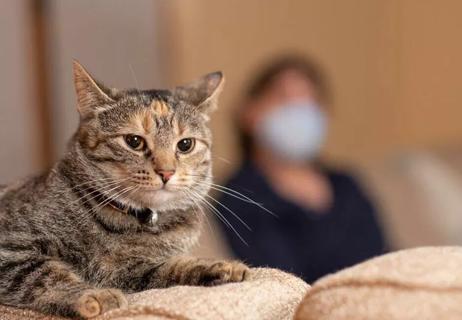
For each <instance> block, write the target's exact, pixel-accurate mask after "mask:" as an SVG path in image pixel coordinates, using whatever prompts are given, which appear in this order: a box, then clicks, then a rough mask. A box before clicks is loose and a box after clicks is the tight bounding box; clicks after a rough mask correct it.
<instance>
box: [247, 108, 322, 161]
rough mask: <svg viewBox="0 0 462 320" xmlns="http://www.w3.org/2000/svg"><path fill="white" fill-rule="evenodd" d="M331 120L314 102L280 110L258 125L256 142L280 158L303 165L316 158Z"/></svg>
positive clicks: (270, 113) (266, 116)
mask: <svg viewBox="0 0 462 320" xmlns="http://www.w3.org/2000/svg"><path fill="white" fill-rule="evenodd" d="M326 131H327V116H326V114H325V113H324V111H322V108H321V107H319V106H317V105H316V104H314V103H311V102H294V103H289V104H287V105H284V106H279V107H277V108H275V109H274V110H272V111H271V112H269V113H268V114H266V115H265V116H264V118H263V119H262V121H261V122H260V123H259V124H258V125H257V128H256V138H257V141H258V142H259V143H261V144H262V145H263V146H264V147H265V148H267V149H269V150H270V151H271V152H272V153H273V154H274V155H275V156H277V157H278V158H281V159H284V160H287V161H291V162H303V161H307V160H312V159H313V158H315V157H316V156H317V155H318V154H319V151H320V149H321V146H322V145H323V143H324V139H325V136H326Z"/></svg>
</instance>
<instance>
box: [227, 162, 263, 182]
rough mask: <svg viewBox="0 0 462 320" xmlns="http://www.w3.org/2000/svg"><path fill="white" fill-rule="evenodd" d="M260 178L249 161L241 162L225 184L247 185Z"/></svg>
mask: <svg viewBox="0 0 462 320" xmlns="http://www.w3.org/2000/svg"><path fill="white" fill-rule="evenodd" d="M259 176H260V174H259V172H258V170H257V169H256V168H255V166H254V165H253V164H252V163H251V162H250V161H243V162H242V163H241V165H240V166H239V167H238V168H237V169H236V170H235V171H234V173H233V174H232V175H231V176H230V177H229V178H228V179H227V180H226V184H247V183H248V182H249V181H255V180H256V178H258V177H259Z"/></svg>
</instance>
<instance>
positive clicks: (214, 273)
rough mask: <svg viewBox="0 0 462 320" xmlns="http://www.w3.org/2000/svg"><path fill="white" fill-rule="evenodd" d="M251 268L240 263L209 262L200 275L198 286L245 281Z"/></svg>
mask: <svg viewBox="0 0 462 320" xmlns="http://www.w3.org/2000/svg"><path fill="white" fill-rule="evenodd" d="M248 272H249V267H248V266H246V265H245V264H243V263H241V262H238V261H208V262H206V263H205V264H204V265H203V268H202V270H201V272H200V273H199V274H198V279H197V281H198V282H197V284H198V285H202V286H216V285H220V284H224V283H229V282H241V281H244V280H245V278H246V276H247V274H248Z"/></svg>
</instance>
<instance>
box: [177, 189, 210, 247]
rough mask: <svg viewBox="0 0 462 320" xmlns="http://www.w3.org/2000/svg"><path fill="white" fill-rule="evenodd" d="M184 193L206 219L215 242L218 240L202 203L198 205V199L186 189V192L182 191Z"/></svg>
mask: <svg viewBox="0 0 462 320" xmlns="http://www.w3.org/2000/svg"><path fill="white" fill-rule="evenodd" d="M182 192H183V193H184V194H185V195H186V197H187V198H188V199H189V200H191V201H192V202H193V204H194V206H195V207H196V208H197V209H199V211H200V213H201V214H202V216H203V217H204V219H205V221H206V223H207V225H208V228H209V230H210V234H211V235H212V236H213V238H214V240H217V239H216V237H215V233H214V231H213V228H212V225H211V224H210V221H209V217H208V216H207V215H206V214H205V212H204V210H203V209H202V207H201V205H200V203H198V202H197V201H196V199H195V198H194V196H193V195H191V194H190V192H189V190H187V189H185V190H182ZM194 212H195V213H196V214H197V215H198V216H199V214H198V213H197V212H196V211H194ZM215 242H216V241H215Z"/></svg>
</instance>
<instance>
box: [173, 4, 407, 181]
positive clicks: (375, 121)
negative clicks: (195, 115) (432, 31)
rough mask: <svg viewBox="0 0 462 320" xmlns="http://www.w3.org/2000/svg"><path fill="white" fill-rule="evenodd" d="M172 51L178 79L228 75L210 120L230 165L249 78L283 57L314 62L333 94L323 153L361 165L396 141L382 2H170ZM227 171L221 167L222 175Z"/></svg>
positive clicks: (392, 54)
mask: <svg viewBox="0 0 462 320" xmlns="http://www.w3.org/2000/svg"><path fill="white" fill-rule="evenodd" d="M170 3H171V5H172V7H173V8H174V9H173V11H174V12H176V17H175V19H174V20H173V21H172V23H171V25H170V27H171V28H173V29H174V30H175V38H176V39H177V42H176V43H177V46H176V48H175V54H174V58H175V59H174V60H172V61H171V68H172V69H173V70H174V72H173V73H174V76H175V78H176V79H181V80H183V81H184V80H186V79H190V78H192V77H195V76H197V75H199V74H201V73H204V72H207V71H211V70H215V69H223V70H224V71H225V74H226V76H227V85H226V88H225V92H224V97H223V100H222V101H223V103H222V105H221V109H220V111H219V112H218V113H217V115H215V118H214V122H213V125H214V129H215V135H216V139H215V141H216V142H217V143H216V148H215V150H216V153H217V154H218V155H220V156H223V157H225V158H228V159H230V160H231V161H232V162H235V159H236V155H235V148H234V147H231V148H230V146H235V143H236V141H235V140H234V139H233V137H234V136H235V135H234V133H235V132H234V127H233V125H232V122H231V118H232V112H233V109H234V108H235V107H236V106H237V104H238V101H239V97H240V93H241V92H242V90H243V88H244V87H245V85H246V81H247V79H248V78H249V77H250V76H251V75H252V72H253V70H255V69H256V68H257V67H258V66H259V65H260V64H261V63H262V62H263V61H265V60H267V59H268V58H269V57H271V56H272V55H274V54H278V53H281V52H284V51H287V50H294V51H295V52H302V53H306V54H309V55H311V56H313V57H314V58H315V59H316V60H318V61H319V62H320V63H321V64H322V65H323V66H324V67H325V69H326V71H327V72H328V74H329V75H330V78H331V82H332V86H333V90H334V94H335V102H334V104H335V105H334V114H333V118H332V132H331V136H330V139H329V143H328V146H327V150H326V152H327V154H328V155H329V156H330V157H331V158H334V159H338V160H351V161H357V160H363V159H364V158H365V157H367V158H371V157H378V156H382V155H383V154H384V153H386V152H387V151H388V150H389V149H390V148H391V144H392V143H393V141H396V140H398V139H397V136H396V135H397V134H398V132H397V130H396V128H395V127H396V123H394V121H395V116H396V114H395V110H396V108H397V106H396V103H395V98H396V97H395V95H394V94H392V92H393V91H395V87H396V85H397V81H396V77H397V70H396V69H395V67H394V64H395V62H396V59H397V52H396V48H393V46H391V43H392V42H393V41H394V38H393V35H394V33H395V32H396V23H395V20H396V17H395V10H396V8H395V6H394V5H395V2H393V1H390V2H384V1H369V0H355V1H334V0H329V1H265V2H264V5H262V2H261V1H258V0H240V1H228V2H224V1H213V0H201V1H179V0H178V1H171V2H170ZM227 168H228V165H227V164H224V163H218V164H217V169H218V171H219V172H222V171H223V172H224V173H226V172H228V171H229V170H228V169H227Z"/></svg>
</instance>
